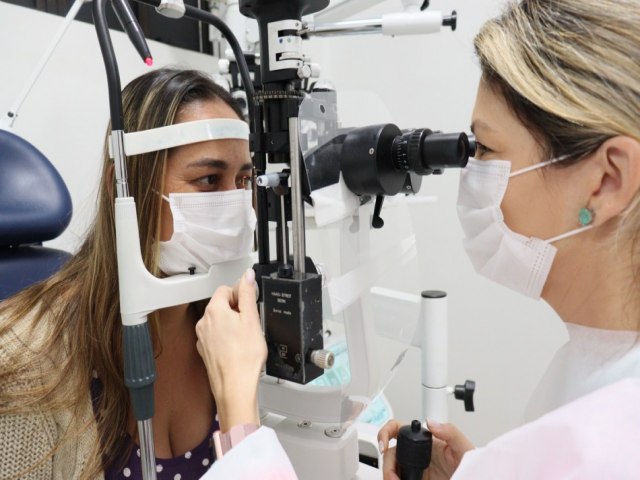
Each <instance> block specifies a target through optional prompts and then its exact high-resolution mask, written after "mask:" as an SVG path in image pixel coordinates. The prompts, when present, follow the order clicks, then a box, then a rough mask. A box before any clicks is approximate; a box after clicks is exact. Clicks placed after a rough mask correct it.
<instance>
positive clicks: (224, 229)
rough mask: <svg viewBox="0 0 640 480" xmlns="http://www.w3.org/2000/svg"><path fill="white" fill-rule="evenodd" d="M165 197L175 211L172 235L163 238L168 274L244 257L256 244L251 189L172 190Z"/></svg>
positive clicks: (163, 265) (199, 270)
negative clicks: (166, 239)
mask: <svg viewBox="0 0 640 480" xmlns="http://www.w3.org/2000/svg"><path fill="white" fill-rule="evenodd" d="M162 198H163V199H164V200H166V201H167V202H169V206H170V208H171V213H172V215H173V235H172V236H171V239H170V240H168V241H166V242H160V270H162V271H163V272H164V273H166V274H167V275H175V274H178V273H190V272H191V270H192V271H193V272H194V273H206V272H208V271H209V268H210V267H211V266H212V265H215V264H218V263H222V262H227V261H230V260H236V259H238V258H241V257H244V256H246V255H248V254H249V253H250V251H251V249H252V248H253V232H254V229H255V226H256V214H255V212H254V210H253V206H252V192H251V190H228V191H224V192H203V193H170V194H169V197H168V198H167V197H165V196H164V195H163V196H162ZM190 269H191V270H190ZM193 269H195V270H193Z"/></svg>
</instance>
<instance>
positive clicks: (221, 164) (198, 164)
mask: <svg viewBox="0 0 640 480" xmlns="http://www.w3.org/2000/svg"><path fill="white" fill-rule="evenodd" d="M187 167H188V168H202V167H207V168H219V169H221V170H226V169H228V168H229V163H228V162H227V161H225V160H219V159H217V158H202V159H200V160H196V161H195V162H191V163H190V164H189V165H187ZM252 168H253V164H252V163H251V162H247V163H245V164H244V165H242V167H240V171H243V170H251V169H252Z"/></svg>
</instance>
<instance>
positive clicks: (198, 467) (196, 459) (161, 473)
mask: <svg viewBox="0 0 640 480" xmlns="http://www.w3.org/2000/svg"><path fill="white" fill-rule="evenodd" d="M101 390H102V385H101V384H100V381H99V380H98V379H97V378H95V376H94V380H93V381H92V383H91V395H92V398H93V400H94V407H95V405H96V402H95V400H96V398H97V397H98V396H99V395H100V393H101ZM218 428H219V427H218V422H216V421H214V422H213V424H212V425H211V428H210V429H209V432H208V433H207V436H206V437H205V438H204V439H203V440H202V442H200V444H199V445H198V446H196V447H195V448H193V449H192V450H189V451H188V452H185V453H184V454H183V455H180V456H177V457H173V458H157V457H156V472H157V480H197V479H199V478H200V477H202V476H203V475H204V474H205V473H206V471H207V470H208V469H209V467H210V466H211V464H212V463H213V462H214V461H215V453H214V448H213V442H212V440H211V436H212V435H213V432H215V431H216V430H218ZM132 443H134V442H133V439H132V438H131V436H130V435H128V434H127V435H125V436H124V437H123V442H122V445H121V446H120V448H121V449H122V450H120V451H126V449H128V448H129V446H130V445H131V444H132ZM118 463H119V465H118V466H117V467H114V466H111V467H107V468H106V469H105V472H104V478H105V480H142V462H141V461H140V448H139V447H138V445H135V444H134V445H133V448H132V450H131V455H130V456H129V458H128V459H127V461H126V463H124V466H122V465H123V463H122V462H118Z"/></svg>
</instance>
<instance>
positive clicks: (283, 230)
mask: <svg viewBox="0 0 640 480" xmlns="http://www.w3.org/2000/svg"><path fill="white" fill-rule="evenodd" d="M280 219H281V220H280V221H281V225H280V243H281V250H280V255H281V256H282V263H289V230H288V229H287V208H286V197H285V196H284V195H280Z"/></svg>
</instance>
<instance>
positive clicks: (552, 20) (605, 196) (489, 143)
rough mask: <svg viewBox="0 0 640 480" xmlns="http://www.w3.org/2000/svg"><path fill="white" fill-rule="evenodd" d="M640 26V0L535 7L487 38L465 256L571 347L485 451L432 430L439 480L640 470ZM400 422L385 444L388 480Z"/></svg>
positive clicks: (444, 429)
mask: <svg viewBox="0 0 640 480" xmlns="http://www.w3.org/2000/svg"><path fill="white" fill-rule="evenodd" d="M639 25H640V1H638V0H552V1H550V0H523V1H521V2H518V3H517V4H516V3H511V4H510V5H509V6H508V7H507V9H506V11H505V12H504V13H503V15H502V16H500V17H498V18H496V19H494V20H492V21H489V22H488V23H487V24H485V25H484V26H483V28H482V29H481V31H480V33H479V34H478V36H477V37H476V39H475V49H476V52H477V54H478V57H479V59H480V65H481V68H482V79H481V81H480V85H479V88H478V94H477V99H476V104H475V109H474V112H473V118H472V129H473V130H474V132H475V134H476V138H477V141H478V151H477V154H476V159H474V160H470V163H469V166H468V167H467V168H466V169H465V170H464V171H462V174H461V180H460V193H459V200H458V213H459V217H460V221H461V223H462V227H463V230H464V233H465V237H466V238H465V240H464V246H465V249H466V251H467V253H468V254H469V257H470V259H471V261H472V263H473V265H474V267H475V268H476V270H477V271H478V273H480V274H482V275H484V276H487V277H488V278H490V279H492V280H494V281H496V282H498V283H500V284H502V285H504V286H505V287H508V288H511V289H513V290H516V291H518V292H520V293H522V294H525V295H527V296H529V297H531V298H534V299H540V298H542V299H544V300H545V301H546V302H547V303H549V305H551V307H553V309H554V310H555V311H556V312H557V313H558V315H559V317H560V318H561V319H562V320H563V321H564V322H565V324H566V326H567V329H568V332H569V337H570V340H569V342H568V343H567V344H566V345H565V346H564V347H563V348H562V349H561V350H560V351H559V352H558V354H557V355H556V357H555V358H554V360H553V362H552V364H551V366H550V368H549V371H548V372H547V374H546V375H545V377H544V378H543V380H542V382H541V383H540V386H539V387H538V390H537V391H536V392H535V394H534V396H533V398H532V401H531V404H530V407H529V409H528V413H527V416H528V419H529V420H535V421H534V422H533V423H530V424H528V425H526V426H524V427H522V428H520V429H518V430H516V431H514V432H511V433H509V434H507V435H505V436H504V437H502V438H500V439H498V440H496V441H494V442H492V443H491V444H489V446H488V447H485V448H484V449H479V450H478V451H474V452H473V453H467V454H466V455H465V452H469V451H470V450H471V449H472V448H473V445H472V444H471V443H470V442H469V441H468V440H467V439H466V438H465V437H464V436H463V435H462V434H461V433H460V432H459V431H458V430H457V429H456V428H455V427H454V426H453V425H440V424H438V423H436V422H430V428H431V430H432V432H433V435H434V437H435V438H436V439H437V440H436V442H435V449H434V459H433V467H432V468H431V469H430V472H429V473H427V474H426V475H425V478H431V479H432V480H433V479H439V478H450V477H451V476H452V475H453V478H474V479H481V478H519V479H528V478H532V479H533V478H581V479H585V478H616V479H621V478H638V477H639V476H640V462H639V461H638V460H637V459H638V455H637V454H636V453H635V452H634V451H633V450H632V449H635V448H637V445H638V442H640V414H639V412H638V411H639V410H640V408H639V407H638V405H639V403H638V401H639V399H640V381H638V379H639V378H640V343H639V342H638V330H639V329H640V291H639V289H638V284H637V278H638V268H639V267H640V263H639V262H640V258H639V256H638V254H639V253H640V250H639V247H640V243H639V242H638V240H639V239H640V237H639V236H638V235H639V231H638V229H639V227H640V194H639V190H640V121H639V119H640V29H639V28H638V26H639ZM625 378H626V379H629V378H631V379H632V380H627V381H623V382H622V383H619V381H621V380H623V379H625ZM616 383H617V384H616ZM612 384H616V385H614V386H609V385H612ZM607 386H609V387H607ZM603 387H607V388H605V389H604V390H602V391H597V390H598V389H601V388H603ZM595 391H597V392H595ZM592 392H595V393H592ZM577 399H578V400H577ZM572 401H574V403H570V402H572ZM563 406H564V407H563ZM560 407H562V408H560ZM549 411H553V413H550V414H547V415H545V413H547V412H549ZM536 419H537V420H536ZM398 428H399V424H398V422H396V421H392V422H390V423H389V424H388V425H387V426H385V427H384V428H383V430H382V431H381V432H380V434H379V440H380V441H381V450H384V451H385V452H386V453H385V457H386V459H387V461H386V462H385V478H386V479H395V478H397V468H396V465H395V453H394V451H393V450H389V449H388V441H389V438H391V437H394V436H396V434H397V431H398ZM463 455H464V459H463ZM461 460H462V464H460V462H461ZM458 464H460V468H459V469H458V471H456V468H457V467H458ZM454 472H455V474H454Z"/></svg>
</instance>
